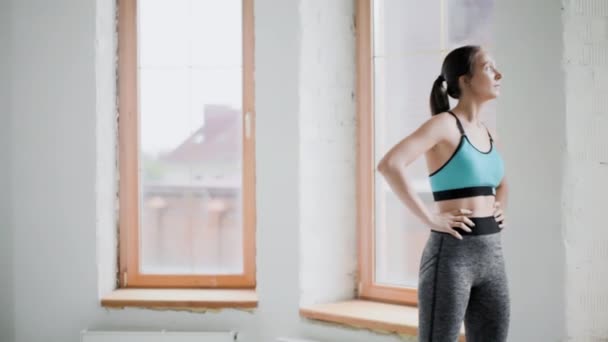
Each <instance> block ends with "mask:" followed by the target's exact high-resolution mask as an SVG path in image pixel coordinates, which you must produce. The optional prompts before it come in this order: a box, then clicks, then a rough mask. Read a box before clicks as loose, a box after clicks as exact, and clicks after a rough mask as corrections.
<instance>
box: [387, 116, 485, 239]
mask: <svg viewBox="0 0 608 342" xmlns="http://www.w3.org/2000/svg"><path fill="white" fill-rule="evenodd" d="M453 123H454V122H453V119H452V118H451V117H450V116H449V115H448V114H438V115H435V116H433V117H432V118H431V119H429V120H427V121H426V122H425V123H424V124H423V125H422V126H420V127H419V128H418V129H417V130H416V131H414V132H413V133H412V134H410V135H409V136H407V137H405V138H404V139H403V140H401V141H400V142H399V143H398V144H397V145H395V146H394V147H393V148H391V149H390V150H389V151H388V152H387V153H386V155H384V157H383V158H382V159H381V160H380V163H378V167H377V169H378V172H380V173H381V174H382V175H383V176H384V178H385V179H386V181H387V183H388V184H389V186H390V187H391V189H392V190H393V192H394V193H395V194H396V195H397V196H398V197H399V199H400V200H401V201H402V202H403V203H404V204H405V205H406V206H407V207H408V209H410V210H411V212H412V213H413V214H414V215H416V217H418V218H419V219H420V220H421V221H422V222H423V223H425V224H427V225H429V226H431V227H432V228H435V229H437V230H441V231H445V232H448V233H450V234H452V235H454V236H455V237H457V238H459V239H461V238H462V237H461V236H460V234H458V232H456V231H455V230H454V229H453V228H454V227H455V226H458V227H461V228H463V229H464V230H466V231H469V232H470V231H471V230H470V228H469V227H468V226H467V225H466V224H465V223H467V224H469V225H471V226H473V222H471V221H470V220H469V219H468V218H466V217H464V216H462V215H463V214H470V213H471V212H470V211H468V212H467V211H466V210H459V211H458V213H456V214H455V215H458V216H457V217H453V216H452V214H451V213H450V214H444V216H438V215H433V214H431V213H430V212H429V211H428V208H427V207H426V205H425V204H424V202H423V201H422V199H421V198H420V196H419V195H418V194H417V193H416V191H415V189H414V187H413V186H412V183H411V181H410V180H409V179H408V178H407V177H406V176H405V169H406V167H407V166H408V165H410V164H411V163H412V162H413V161H414V160H416V159H417V158H418V157H420V156H421V155H422V154H424V153H425V152H426V151H428V150H429V149H431V148H432V147H433V146H435V145H436V144H437V143H439V142H441V141H442V140H443V139H444V138H445V135H446V133H445V132H449V130H450V129H453V128H454V127H451V125H450V124H452V125H453ZM454 221H456V222H454Z"/></svg>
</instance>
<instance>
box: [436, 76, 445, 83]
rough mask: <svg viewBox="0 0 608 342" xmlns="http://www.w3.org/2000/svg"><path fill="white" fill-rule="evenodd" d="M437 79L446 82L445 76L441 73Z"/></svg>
mask: <svg viewBox="0 0 608 342" xmlns="http://www.w3.org/2000/svg"><path fill="white" fill-rule="evenodd" d="M437 79H438V80H439V81H441V82H445V77H443V75H439V77H437Z"/></svg>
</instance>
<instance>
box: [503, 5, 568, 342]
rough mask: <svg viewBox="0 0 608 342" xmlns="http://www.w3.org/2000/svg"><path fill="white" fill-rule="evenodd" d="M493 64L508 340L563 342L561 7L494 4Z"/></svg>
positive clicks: (563, 111) (563, 117) (562, 79)
mask: <svg viewBox="0 0 608 342" xmlns="http://www.w3.org/2000/svg"><path fill="white" fill-rule="evenodd" d="M496 3H497V8H496V18H495V22H496V35H497V38H496V41H497V46H496V47H495V54H496V59H497V62H498V64H499V66H500V67H501V69H502V71H503V73H504V80H503V85H504V87H503V88H502V95H501V98H500V100H499V102H498V107H497V108H498V113H499V114H498V118H497V127H498V134H499V136H500V137H501V140H502V143H503V145H504V148H503V150H504V155H505V159H506V174H507V177H508V180H509V184H510V187H511V194H510V199H509V208H508V212H507V216H508V217H507V220H508V223H507V224H508V227H507V228H506V230H505V231H504V232H503V233H504V239H503V241H504V245H505V247H504V251H505V258H506V264H507V271H508V277H509V282H510V289H511V297H512V310H511V312H512V313H511V317H512V320H511V321H512V324H511V334H510V338H509V340H510V341H526V342H527V341H562V340H563V338H564V330H565V329H564V326H565V321H564V315H565V313H564V258H565V257H564V247H563V239H562V234H561V229H562V225H561V205H562V193H561V192H562V177H563V153H564V144H565V133H564V122H565V101H564V95H565V93H564V73H563V70H562V55H563V42H562V32H563V28H562V18H561V1H557V0H538V1H524V0H516V1H511V0H510V1H497V2H496Z"/></svg>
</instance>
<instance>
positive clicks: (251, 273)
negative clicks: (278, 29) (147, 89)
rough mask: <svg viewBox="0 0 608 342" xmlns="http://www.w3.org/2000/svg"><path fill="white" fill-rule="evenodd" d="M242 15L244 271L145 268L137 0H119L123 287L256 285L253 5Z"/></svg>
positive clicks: (120, 256) (247, 3) (244, 7)
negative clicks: (183, 271) (141, 255)
mask: <svg viewBox="0 0 608 342" xmlns="http://www.w3.org/2000/svg"><path fill="white" fill-rule="evenodd" d="M242 3H243V5H242V11H243V12H242V13H243V14H242V15H243V17H242V18H243V31H242V32H243V34H242V39H243V78H242V80H243V84H242V86H243V105H242V108H243V110H242V123H243V127H242V129H243V135H242V136H243V141H242V144H243V145H242V146H243V155H242V162H243V175H242V184H243V188H242V191H243V192H242V199H243V203H242V204H243V212H242V215H243V216H242V217H243V221H242V223H243V225H242V229H243V235H242V236H243V240H242V243H243V252H242V255H243V273H241V274H229V275H155V274H142V273H141V272H140V267H139V243H138V242H139V227H140V222H139V221H140V212H139V189H140V179H139V175H138V169H139V168H138V162H139V157H140V156H139V143H138V142H139V108H138V93H139V92H138V83H137V80H138V75H137V69H138V65H137V61H138V58H137V53H138V51H137V0H119V1H118V76H117V77H118V83H117V85H118V112H119V115H118V163H119V167H118V170H119V186H118V196H119V199H118V201H119V211H118V216H119V217H118V226H119V227H118V233H119V241H118V243H119V247H118V266H119V274H118V283H119V287H120V288H249V289H251V288H255V287H256V265H255V248H256V244H255V225H256V204H255V129H254V127H255V106H254V14H253V12H254V8H253V0H242Z"/></svg>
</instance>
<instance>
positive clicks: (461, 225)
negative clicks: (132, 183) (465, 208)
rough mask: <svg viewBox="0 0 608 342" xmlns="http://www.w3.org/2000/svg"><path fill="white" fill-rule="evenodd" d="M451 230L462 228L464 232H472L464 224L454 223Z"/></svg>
mask: <svg viewBox="0 0 608 342" xmlns="http://www.w3.org/2000/svg"><path fill="white" fill-rule="evenodd" d="M452 228H462V229H463V230H464V231H465V232H469V233H470V232H472V230H471V228H470V227H469V226H467V225H466V224H464V222H454V224H453V225H452Z"/></svg>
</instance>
